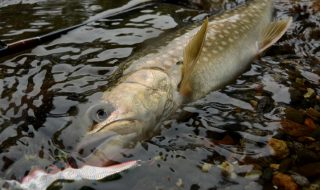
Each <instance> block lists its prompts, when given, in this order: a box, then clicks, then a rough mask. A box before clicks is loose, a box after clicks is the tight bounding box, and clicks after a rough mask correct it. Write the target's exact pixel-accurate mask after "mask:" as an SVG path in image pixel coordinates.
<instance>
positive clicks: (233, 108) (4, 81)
mask: <svg viewBox="0 0 320 190" xmlns="http://www.w3.org/2000/svg"><path fill="white" fill-rule="evenodd" d="M8 2H9V1H0V5H1V3H3V6H0V7H1V8H0V18H1V20H0V36H1V40H3V41H5V42H7V43H9V42H13V41H15V40H19V39H23V38H26V37H33V36H37V35H41V34H45V33H47V32H49V31H53V30H57V29H60V28H63V27H67V26H71V25H74V24H78V23H81V22H82V21H84V20H86V19H88V18H89V17H90V16H92V15H95V14H97V13H98V12H101V11H102V10H108V9H111V8H115V7H119V6H121V5H124V4H126V3H127V0H121V1H100V0H95V1H87V0H81V1H73V0H72V1H66V0H65V1H29V3H26V4H24V3H22V4H17V2H16V1H10V3H8ZM241 2H243V1H229V3H227V4H226V5H225V6H223V4H222V3H220V4H217V5H216V6H217V7H216V8H215V10H216V11H217V12H219V11H222V10H221V9H222V7H225V8H226V9H229V8H231V7H234V6H235V5H237V4H239V3H241ZM304 6H305V10H303V11H302V12H304V14H303V13H301V11H300V12H299V11H298V12H297V11H294V10H296V9H298V8H299V7H300V8H301V7H304ZM310 6H311V3H308V2H296V3H292V2H291V1H290V3H289V1H288V2H285V1H276V8H277V13H276V15H277V16H278V17H282V16H286V15H291V16H293V17H294V19H295V22H294V24H293V26H292V27H291V28H290V30H289V32H288V34H287V35H285V37H284V38H283V39H282V40H281V41H280V42H279V43H278V44H277V45H275V46H274V47H273V48H272V49H270V50H269V51H268V52H267V53H266V54H265V55H264V56H263V57H262V58H261V59H259V60H257V61H255V63H254V64H253V65H252V67H251V68H250V69H249V70H248V72H246V73H245V74H243V75H242V76H241V77H239V78H238V79H237V80H236V81H234V83H232V84H230V85H228V86H226V87H225V88H223V89H222V90H220V91H218V92H212V93H211V94H209V95H208V96H206V97H205V98H203V99H201V100H198V101H196V102H193V103H191V104H189V105H186V106H185V107H183V108H182V109H181V110H179V111H178V112H177V113H175V115H174V116H173V117H172V119H170V120H168V121H166V122H165V123H164V124H163V126H162V130H161V133H160V134H158V135H157V136H155V137H154V138H152V139H150V140H149V141H147V142H142V143H141V144H140V145H138V146H137V147H136V148H135V149H134V150H131V151H130V152H128V153H127V155H124V158H123V160H131V159H141V160H144V161H147V160H150V159H154V158H155V159H156V160H157V161H154V162H151V163H150V162H147V163H146V164H143V165H142V166H141V167H138V168H136V169H134V170H132V171H129V172H127V173H125V174H124V175H122V176H115V177H113V178H110V179H108V180H104V181H99V182H89V181H82V182H77V183H75V182H74V183H64V184H63V187H61V188H59V189H80V188H81V187H83V186H90V187H92V188H95V189H105V188H110V189H145V187H150V188H151V187H152V188H151V189H170V188H171V189H175V188H178V187H179V186H180V188H182V189H183V188H185V189H199V188H200V187H201V189H207V188H212V189H216V188H219V189H220V188H221V189H223V188H226V187H229V188H232V189H241V188H243V187H247V188H248V189H261V188H262V186H261V184H262V183H263V182H261V181H258V180H256V179H252V178H250V177H247V176H245V174H246V173H247V172H248V171H251V170H253V168H252V167H253V165H251V164H250V163H246V162H245V160H246V159H248V158H250V159H259V158H262V157H266V156H268V155H269V154H270V151H269V150H268V147H267V146H266V143H267V141H268V139H269V138H271V137H272V136H273V135H274V134H275V133H276V132H277V129H278V127H279V124H278V121H279V120H280V119H281V117H282V116H283V114H284V113H283V110H284V108H285V107H286V106H287V105H301V104H299V101H300V100H299V98H297V97H299V94H298V95H297V89H295V86H294V85H293V83H294V82H293V81H292V80H293V79H296V76H299V77H300V78H302V79H303V80H305V81H307V83H308V86H309V87H310V88H313V89H315V90H316V92H317V93H318V92H319V88H318V84H319V71H320V69H319V64H316V63H317V62H319V56H320V51H319V40H320V38H319V34H316V32H319V27H320V26H319V23H320V21H319V14H314V15H313V14H312V13H313V10H312V9H311V8H310ZM218 9H220V10H219V11H218ZM17 12H19V14H16V13H17ZM199 15H200V16H201V15H202V12H201V11H196V10H191V9H186V8H183V7H181V6H175V5H168V4H156V5H152V6H148V7H145V8H144V9H143V10H136V11H131V12H129V13H125V14H123V15H120V16H115V17H112V18H108V19H102V20H99V21H97V22H94V23H90V24H88V25H86V26H84V27H81V28H79V29H76V30H74V31H72V32H69V33H68V34H66V35H64V36H62V37H61V38H59V39H57V40H54V41H52V42H50V43H47V44H43V45H41V46H38V47H36V48H34V49H31V50H28V51H26V52H24V53H21V54H19V55H15V56H10V57H5V58H1V59H0V158H1V161H0V168H1V169H0V176H1V177H4V178H8V179H9V178H10V179H14V178H18V179H20V178H21V177H22V176H23V175H24V174H25V172H26V171H28V170H30V169H31V166H40V167H42V168H45V167H48V166H50V165H52V164H55V165H57V166H58V167H62V166H63V164H64V163H66V162H67V160H68V159H70V157H71V155H72V151H73V149H74V147H75V145H76V143H77V142H78V141H79V139H80V138H81V135H82V134H83V133H84V130H85V129H83V128H81V127H80V125H79V128H77V129H74V128H71V127H70V126H73V125H71V124H72V123H73V124H74V123H76V122H77V120H78V119H79V118H80V117H82V115H83V114H84V113H85V111H86V108H88V107H89V106H90V105H92V104H93V103H94V102H95V100H97V98H98V97H99V96H100V95H101V92H103V90H105V89H106V88H107V87H108V86H109V85H111V84H112V82H113V81H115V80H117V78H119V76H120V75H121V72H120V73H119V72H118V71H119V70H121V68H122V67H123V65H122V64H121V63H122V62H123V61H124V60H126V59H127V58H129V57H132V56H133V57H134V56H141V55H143V52H142V53H137V52H138V50H141V49H143V47H146V46H147V47H151V49H152V48H156V45H155V43H154V42H153V41H154V40H153V39H154V38H156V39H169V38H170V36H171V34H172V33H174V31H175V30H176V29H178V28H181V27H183V26H185V25H189V24H191V22H193V21H192V20H197V19H199ZM307 15H308V16H307ZM317 15H318V17H317ZM159 43H160V42H159ZM230 56H232V55H230ZM307 104H308V103H306V105H305V106H306V107H307V106H308V105H307ZM310 104H312V103H310ZM73 127H74V126H73ZM70 137H72V138H70ZM226 161H227V162H228V163H230V164H232V168H233V171H232V172H233V176H231V177H230V176H229V177H228V176H225V175H223V174H221V165H222V164H223V163H224V162H226ZM204 163H209V164H210V165H212V168H211V169H210V170H209V172H204V171H203V168H202V167H203V164H204ZM218 166H219V167H218ZM57 186H59V185H57ZM153 187H154V188H153Z"/></svg>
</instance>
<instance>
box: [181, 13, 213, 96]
mask: <svg viewBox="0 0 320 190" xmlns="http://www.w3.org/2000/svg"><path fill="white" fill-rule="evenodd" d="M207 30H208V18H207V19H206V20H205V21H204V23H203V24H202V26H201V28H200V30H199V31H198V32H197V33H196V34H195V35H194V36H193V38H192V39H191V40H190V42H189V43H188V44H187V46H186V47H185V48H184V52H183V66H182V79H181V83H180V93H181V94H182V95H184V96H190V95H191V92H192V88H191V85H190V77H191V75H192V72H193V70H194V67H195V65H196V63H197V61H198V59H199V56H200V54H201V50H202V47H203V44H204V41H205V39H206V34H207Z"/></svg>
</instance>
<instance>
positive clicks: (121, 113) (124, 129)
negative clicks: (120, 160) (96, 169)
mask: <svg viewBox="0 0 320 190" xmlns="http://www.w3.org/2000/svg"><path fill="white" fill-rule="evenodd" d="M171 94H172V88H171V81H170V79H169V78H168V76H167V75H166V74H165V73H163V72H160V71H157V70H147V71H145V70H142V71H137V72H135V73H133V74H131V75H129V76H128V77H127V78H125V79H124V80H123V81H122V83H120V84H118V85H117V86H116V87H114V88H113V89H111V90H109V91H107V92H105V93H104V94H103V96H102V98H101V100H100V101H99V102H98V103H96V104H95V105H93V106H91V107H90V108H89V109H88V110H87V112H86V113H85V114H84V117H85V118H86V119H85V120H86V123H87V124H86V125H87V126H90V127H88V129H87V132H86V134H85V135H84V137H83V138H82V139H81V140H80V143H79V144H78V146H77V152H78V153H79V155H81V156H82V157H84V158H86V163H89V161H88V160H95V161H92V162H93V163H97V162H100V161H97V160H112V159H113V160H114V159H116V158H117V157H118V156H119V154H120V153H121V152H123V151H127V150H128V149H129V151H130V149H132V148H133V147H135V145H136V144H137V142H139V141H143V140H145V139H148V138H150V137H151V136H153V135H154V134H155V132H157V131H158V130H159V126H160V124H161V119H163V118H166V117H167V116H168V114H169V113H171V112H172V109H174V105H173V103H172V98H171V96H172V95H171Z"/></svg>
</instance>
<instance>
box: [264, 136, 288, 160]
mask: <svg viewBox="0 0 320 190" xmlns="http://www.w3.org/2000/svg"><path fill="white" fill-rule="evenodd" d="M268 144H269V146H270V148H271V152H273V155H274V156H276V157H277V158H279V159H283V158H285V157H287V156H288V155H289V149H288V146H287V144H286V142H285V141H283V140H278V139H275V138H271V139H270V140H269V142H268Z"/></svg>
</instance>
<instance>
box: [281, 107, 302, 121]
mask: <svg viewBox="0 0 320 190" xmlns="http://www.w3.org/2000/svg"><path fill="white" fill-rule="evenodd" d="M285 113H286V118H287V119H289V120H291V121H294V122H297V123H301V124H302V123H303V122H304V118H305V117H304V115H305V114H304V112H302V111H300V110H296V109H294V108H291V107H288V108H287V109H286V110H285Z"/></svg>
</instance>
